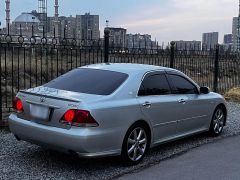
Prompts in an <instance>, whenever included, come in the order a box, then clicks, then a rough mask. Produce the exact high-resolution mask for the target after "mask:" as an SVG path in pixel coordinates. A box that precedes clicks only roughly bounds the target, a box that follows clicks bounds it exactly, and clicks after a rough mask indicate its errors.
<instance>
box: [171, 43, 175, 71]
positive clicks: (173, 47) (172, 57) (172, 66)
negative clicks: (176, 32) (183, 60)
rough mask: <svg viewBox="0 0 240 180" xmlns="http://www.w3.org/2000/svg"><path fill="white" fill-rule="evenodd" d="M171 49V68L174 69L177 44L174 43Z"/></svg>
mask: <svg viewBox="0 0 240 180" xmlns="http://www.w3.org/2000/svg"><path fill="white" fill-rule="evenodd" d="M170 44H171V47H170V68H174V60H175V57H174V53H175V42H174V41H172V42H171V43H170Z"/></svg>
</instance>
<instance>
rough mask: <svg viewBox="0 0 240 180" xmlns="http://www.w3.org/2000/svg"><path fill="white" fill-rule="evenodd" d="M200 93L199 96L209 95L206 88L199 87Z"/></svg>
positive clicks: (208, 90)
mask: <svg viewBox="0 0 240 180" xmlns="http://www.w3.org/2000/svg"><path fill="white" fill-rule="evenodd" d="M200 93H201V94H209V93H210V89H209V88H208V87H201V88H200Z"/></svg>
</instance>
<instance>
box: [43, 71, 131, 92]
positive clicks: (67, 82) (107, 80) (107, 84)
mask: <svg viewBox="0 0 240 180" xmlns="http://www.w3.org/2000/svg"><path fill="white" fill-rule="evenodd" d="M127 77H128V75H127V74H124V73H120V72H114V71H106V70H98V69H75V70H72V71H70V72H68V73H66V74H64V75H62V76H60V77H58V78H57V79H55V80H53V81H51V82H49V83H47V84H45V85H44V86H46V87H49V88H55V89H61V90H66V91H73V92H79V93H86V94H96V95H109V94H111V93H113V92H114V91H115V90H116V89H117V88H118V87H119V86H120V85H121V84H122V83H123V82H124V81H125V80H126V79H127Z"/></svg>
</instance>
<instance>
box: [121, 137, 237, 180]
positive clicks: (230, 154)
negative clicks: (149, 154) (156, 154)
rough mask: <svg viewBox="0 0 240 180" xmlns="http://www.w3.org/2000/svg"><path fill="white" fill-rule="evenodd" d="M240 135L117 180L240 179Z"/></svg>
mask: <svg viewBox="0 0 240 180" xmlns="http://www.w3.org/2000/svg"><path fill="white" fill-rule="evenodd" d="M239 150H240V136H237V137H230V138H226V139H223V140H219V141H217V142H215V143H211V144H207V145H204V146H201V147H199V148H196V149H194V150H192V151H190V152H188V153H185V154H183V155H181V156H178V157H176V158H173V159H169V160H167V161H163V162H160V163H159V164H158V165H155V166H153V167H151V168H147V169H144V170H142V171H140V172H135V173H132V174H129V175H125V176H123V177H121V178H119V179H118V180H132V179H138V180H145V179H151V180H154V179H156V180H157V179H161V180H176V179H178V180H180V179H184V180H202V179H208V180H216V179H218V180H237V179H240V156H239Z"/></svg>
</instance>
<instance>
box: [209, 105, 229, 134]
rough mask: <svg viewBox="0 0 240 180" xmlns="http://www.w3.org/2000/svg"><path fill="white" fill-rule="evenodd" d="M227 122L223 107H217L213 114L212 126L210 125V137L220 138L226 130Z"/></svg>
mask: <svg viewBox="0 0 240 180" xmlns="http://www.w3.org/2000/svg"><path fill="white" fill-rule="evenodd" d="M225 121H226V113H225V111H224V109H223V108H222V107H217V108H216V110H215V111H214V113H213V117H212V121H211V125H210V129H209V132H210V135H212V136H214V137H216V136H219V135H220V134H221V133H222V131H223V128H224V125H225Z"/></svg>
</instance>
